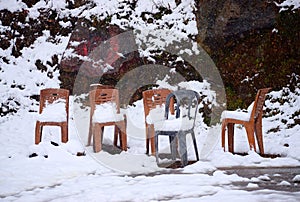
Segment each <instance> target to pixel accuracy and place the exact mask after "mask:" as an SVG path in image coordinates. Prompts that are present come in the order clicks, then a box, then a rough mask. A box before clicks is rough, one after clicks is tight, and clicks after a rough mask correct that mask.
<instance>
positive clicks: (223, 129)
mask: <svg viewBox="0 0 300 202" xmlns="http://www.w3.org/2000/svg"><path fill="white" fill-rule="evenodd" d="M225 131H226V123H225V122H224V121H223V122H222V134H221V141H222V148H223V150H224V151H225Z"/></svg>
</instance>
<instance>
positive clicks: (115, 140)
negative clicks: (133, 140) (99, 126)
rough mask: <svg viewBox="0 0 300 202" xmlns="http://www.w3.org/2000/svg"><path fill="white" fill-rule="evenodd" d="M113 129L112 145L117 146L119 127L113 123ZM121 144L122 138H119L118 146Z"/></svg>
mask: <svg viewBox="0 0 300 202" xmlns="http://www.w3.org/2000/svg"><path fill="white" fill-rule="evenodd" d="M114 127H115V131H114V146H115V147H117V146H118V136H119V134H120V132H121V131H120V129H119V126H118V125H115V126H114ZM121 145H122V139H121V138H120V146H121Z"/></svg>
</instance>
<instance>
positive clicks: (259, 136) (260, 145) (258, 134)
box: [254, 120, 265, 154]
mask: <svg viewBox="0 0 300 202" xmlns="http://www.w3.org/2000/svg"><path fill="white" fill-rule="evenodd" d="M254 129H255V135H256V139H257V144H258V148H259V152H260V154H264V153H265V151H264V142H263V134H262V121H261V120H258V121H257V123H255V125H254Z"/></svg>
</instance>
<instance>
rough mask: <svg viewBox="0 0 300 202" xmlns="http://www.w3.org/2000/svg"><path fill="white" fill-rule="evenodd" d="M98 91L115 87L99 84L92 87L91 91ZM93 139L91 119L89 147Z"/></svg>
mask: <svg viewBox="0 0 300 202" xmlns="http://www.w3.org/2000/svg"><path fill="white" fill-rule="evenodd" d="M96 89H114V87H113V86H111V85H103V84H99V83H96V84H91V85H90V91H92V90H96ZM91 139H92V118H90V124H89V136H88V143H87V146H90V145H91Z"/></svg>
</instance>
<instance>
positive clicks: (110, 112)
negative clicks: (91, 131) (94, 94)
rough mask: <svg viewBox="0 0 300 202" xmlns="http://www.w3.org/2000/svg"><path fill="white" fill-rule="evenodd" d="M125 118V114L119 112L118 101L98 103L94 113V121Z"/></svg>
mask: <svg viewBox="0 0 300 202" xmlns="http://www.w3.org/2000/svg"><path fill="white" fill-rule="evenodd" d="M122 120H124V116H123V114H120V113H117V106H116V103H110V102H107V103H103V104H100V105H96V109H95V112H94V115H93V122H97V123H105V122H112V121H122Z"/></svg>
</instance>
